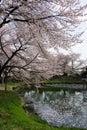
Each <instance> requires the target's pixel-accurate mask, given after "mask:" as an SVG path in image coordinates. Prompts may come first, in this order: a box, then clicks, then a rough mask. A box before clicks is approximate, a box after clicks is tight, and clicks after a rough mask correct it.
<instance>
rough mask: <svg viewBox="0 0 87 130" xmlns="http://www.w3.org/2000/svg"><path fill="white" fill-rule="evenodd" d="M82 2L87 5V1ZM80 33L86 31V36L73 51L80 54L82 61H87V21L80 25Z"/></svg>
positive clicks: (84, 35) (86, 18)
mask: <svg viewBox="0 0 87 130" xmlns="http://www.w3.org/2000/svg"><path fill="white" fill-rule="evenodd" d="M80 1H81V5H84V4H87V0H80ZM85 13H87V12H85ZM84 19H85V20H87V17H86V16H85V17H84ZM79 31H84V34H83V35H82V37H81V39H82V43H81V44H78V45H75V46H74V47H72V50H73V52H75V53H80V54H81V59H87V21H85V22H82V23H81V24H80V25H79Z"/></svg>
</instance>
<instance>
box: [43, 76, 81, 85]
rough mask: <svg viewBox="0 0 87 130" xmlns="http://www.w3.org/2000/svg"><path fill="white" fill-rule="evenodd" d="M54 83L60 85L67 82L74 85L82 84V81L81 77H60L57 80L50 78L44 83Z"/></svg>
mask: <svg viewBox="0 0 87 130" xmlns="http://www.w3.org/2000/svg"><path fill="white" fill-rule="evenodd" d="M53 82H56V83H60V82H62V83H63V82H66V83H71V82H72V83H73V82H76V83H80V82H81V79H80V77H72V76H60V77H57V78H50V79H48V80H45V81H44V83H53Z"/></svg>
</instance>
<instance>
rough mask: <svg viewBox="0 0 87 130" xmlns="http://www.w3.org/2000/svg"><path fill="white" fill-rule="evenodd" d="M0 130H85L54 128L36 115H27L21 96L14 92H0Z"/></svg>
mask: <svg viewBox="0 0 87 130" xmlns="http://www.w3.org/2000/svg"><path fill="white" fill-rule="evenodd" d="M0 130H83V129H79V128H67V127H63V126H62V127H60V128H56V127H52V126H50V125H48V124H47V123H46V121H42V120H41V119H40V118H39V117H38V116H37V115H35V114H34V113H29V114H28V115H27V114H26V113H25V111H24V110H23V108H22V107H21V101H20V98H19V96H18V95H17V94H16V93H14V92H12V91H7V92H5V91H0Z"/></svg>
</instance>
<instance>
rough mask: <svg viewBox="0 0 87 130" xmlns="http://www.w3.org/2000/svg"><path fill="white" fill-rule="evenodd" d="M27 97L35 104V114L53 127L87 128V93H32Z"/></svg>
mask: <svg viewBox="0 0 87 130" xmlns="http://www.w3.org/2000/svg"><path fill="white" fill-rule="evenodd" d="M25 97H26V98H27V100H28V101H32V102H33V104H34V110H35V112H36V113H37V114H38V115H39V116H40V117H41V118H42V119H44V120H46V121H47V122H48V123H49V124H51V125H53V126H61V125H66V126H74V127H80V128H87V91H83V92H74V93H69V92H68V91H65V92H64V91H63V90H61V91H56V92H52V91H45V92H44V91H43V92H42V93H39V91H31V92H29V93H28V92H26V93H25Z"/></svg>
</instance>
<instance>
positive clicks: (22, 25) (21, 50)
mask: <svg viewBox="0 0 87 130" xmlns="http://www.w3.org/2000/svg"><path fill="white" fill-rule="evenodd" d="M86 6H87V5H85V6H82V7H81V5H80V4H79V1H78V0H60V1H59V0H54V1H53V0H37V1H36V0H19V1H18V0H9V1H8V0H1V3H0V77H1V75H2V74H3V73H4V74H5V75H7V73H9V72H11V73H12V74H14V75H15V76H18V75H19V76H20V75H21V77H22V78H24V76H25V75H26V76H27V77H28V75H27V73H29V72H30V71H34V72H35V73H37V72H38V74H39V75H40V77H41V76H42V75H43V76H44V77H45V76H46V75H47V76H48V77H49V76H50V75H51V74H52V73H51V72H52V61H53V60H52V59H51V58H52V55H51V54H50V53H49V51H48V50H49V48H54V49H57V50H58V49H59V48H60V47H61V48H64V49H67V48H69V47H70V46H72V45H74V44H77V43H79V42H80V41H79V37H80V35H81V34H75V33H74V32H73V31H74V30H75V28H76V27H77V26H78V24H79V17H82V15H83V11H84V10H85V9H86ZM72 32H73V33H72ZM50 59H51V60H50ZM59 60H60V58H59ZM25 70H26V72H27V73H26V74H24V73H25ZM23 74H24V75H23ZM19 76H18V77H19Z"/></svg>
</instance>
